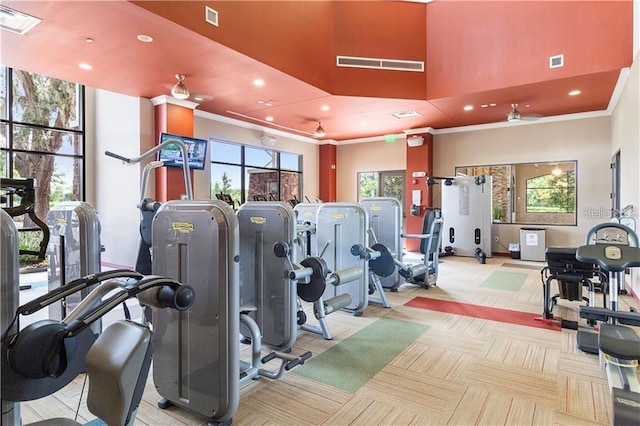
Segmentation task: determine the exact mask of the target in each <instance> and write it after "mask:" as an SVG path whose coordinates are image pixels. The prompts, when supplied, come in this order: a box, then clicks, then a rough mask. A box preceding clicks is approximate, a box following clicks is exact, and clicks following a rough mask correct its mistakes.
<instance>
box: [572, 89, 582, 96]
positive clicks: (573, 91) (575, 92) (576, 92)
mask: <svg viewBox="0 0 640 426" xmlns="http://www.w3.org/2000/svg"><path fill="white" fill-rule="evenodd" d="M580 93H582V92H581V91H580V90H572V91H570V92H569V96H578V95H579V94H580Z"/></svg>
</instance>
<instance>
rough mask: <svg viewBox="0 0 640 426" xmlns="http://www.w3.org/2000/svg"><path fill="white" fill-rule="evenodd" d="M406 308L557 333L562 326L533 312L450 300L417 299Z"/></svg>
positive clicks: (406, 304)
mask: <svg viewBox="0 0 640 426" xmlns="http://www.w3.org/2000/svg"><path fill="white" fill-rule="evenodd" d="M405 306H411V307H414V308H421V309H429V310H431V311H438V312H446V313H449V314H456V315H464V316H467V317H473V318H481V319H486V320H490V321H498V322H506V323H509V324H517V325H524V326H527V327H536V328H544V329H547V330H556V331H560V330H561V328H560V326H557V325H553V324H548V323H546V322H542V321H538V320H536V318H540V314H533V313H531V312H520V311H512V310H509V309H500V308H491V307H488V306H480V305H472V304H469V303H458V302H450V301H448V300H438V299H431V298H427V297H415V298H413V299H411V300H409V301H408V302H407V303H405Z"/></svg>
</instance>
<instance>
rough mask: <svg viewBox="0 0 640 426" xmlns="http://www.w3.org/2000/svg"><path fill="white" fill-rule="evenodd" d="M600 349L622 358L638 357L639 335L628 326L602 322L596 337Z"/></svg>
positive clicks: (639, 348)
mask: <svg viewBox="0 0 640 426" xmlns="http://www.w3.org/2000/svg"><path fill="white" fill-rule="evenodd" d="M598 339H599V340H598V346H599V348H600V350H601V351H602V352H604V353H606V354H607V355H610V356H613V357H616V358H619V359H624V360H638V359H640V336H638V334H637V333H636V332H635V331H634V330H633V329H632V328H629V327H625V326H623V325H616V324H602V325H601V326H600V333H599V338H598Z"/></svg>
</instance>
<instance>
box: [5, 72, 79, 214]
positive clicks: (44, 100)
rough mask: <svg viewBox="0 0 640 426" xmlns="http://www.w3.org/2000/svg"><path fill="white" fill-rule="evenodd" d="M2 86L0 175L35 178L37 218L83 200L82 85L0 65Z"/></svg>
mask: <svg viewBox="0 0 640 426" xmlns="http://www.w3.org/2000/svg"><path fill="white" fill-rule="evenodd" d="M0 90H1V93H0V176H1V177H3V178H35V179H36V182H37V192H36V205H35V212H36V215H37V216H38V217H40V218H46V216H47V213H48V212H49V209H50V208H51V207H53V206H54V205H56V204H57V203H59V202H61V201H65V200H82V199H84V173H83V172H84V140H85V139H84V125H83V123H84V120H83V117H84V103H83V100H84V87H83V86H81V85H78V84H75V83H70V82H68V81H63V80H58V79H55V78H50V77H45V76H42V75H38V74H33V73H29V72H26V71H20V70H16V69H12V68H7V67H0ZM19 226H20V223H19ZM25 226H26V224H25Z"/></svg>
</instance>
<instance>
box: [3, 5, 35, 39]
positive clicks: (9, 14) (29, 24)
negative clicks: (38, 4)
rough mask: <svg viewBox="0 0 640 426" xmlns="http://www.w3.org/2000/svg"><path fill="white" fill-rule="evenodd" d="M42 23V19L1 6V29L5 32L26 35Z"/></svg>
mask: <svg viewBox="0 0 640 426" xmlns="http://www.w3.org/2000/svg"><path fill="white" fill-rule="evenodd" d="M40 22H42V20H41V19H38V18H34V17H33V16H29V15H27V14H24V13H22V12H18V11H16V10H13V9H9V8H8V7H6V6H0V28H2V29H3V30H7V31H11V32H12V33H16V34H19V35H24V34H26V33H27V32H28V31H29V30H31V29H32V28H33V27H35V26H36V25H38V24H39V23H40Z"/></svg>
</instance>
